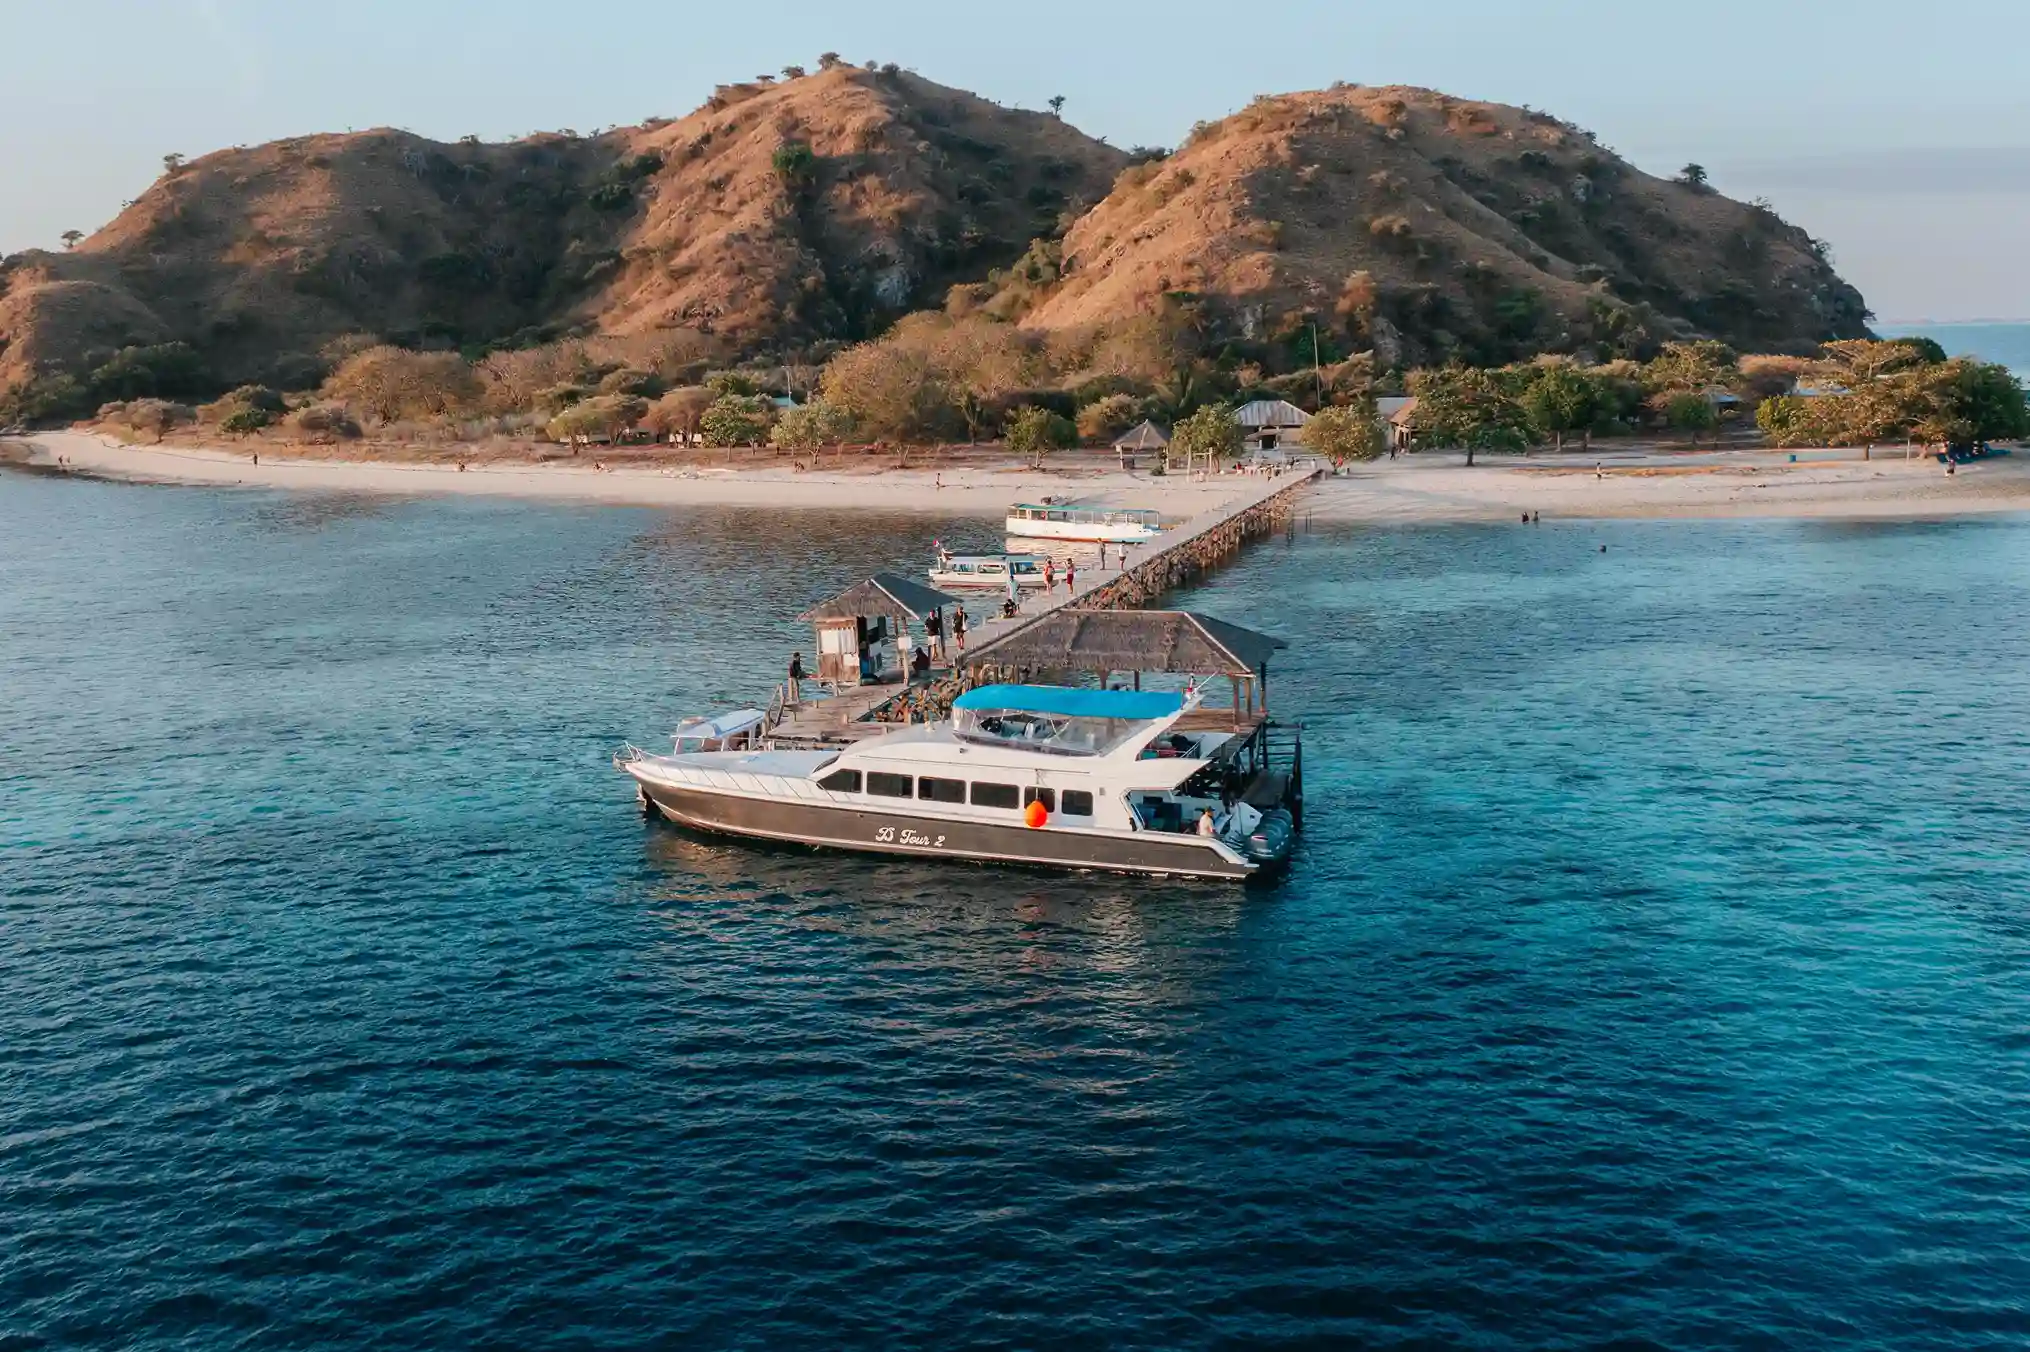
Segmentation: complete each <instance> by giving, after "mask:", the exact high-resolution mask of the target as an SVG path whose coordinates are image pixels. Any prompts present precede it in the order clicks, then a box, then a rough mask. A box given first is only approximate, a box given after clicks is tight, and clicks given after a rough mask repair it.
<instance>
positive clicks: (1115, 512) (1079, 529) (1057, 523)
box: [1007, 502, 1163, 545]
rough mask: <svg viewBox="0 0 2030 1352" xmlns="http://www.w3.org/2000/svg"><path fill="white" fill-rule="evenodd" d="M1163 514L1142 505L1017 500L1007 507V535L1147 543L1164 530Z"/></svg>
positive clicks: (1028, 538)
mask: <svg viewBox="0 0 2030 1352" xmlns="http://www.w3.org/2000/svg"><path fill="white" fill-rule="evenodd" d="M1162 528H1163V527H1162V514H1161V513H1160V512H1151V511H1144V510H1143V509H1141V508H1139V507H1078V506H1074V505H1072V504H1069V503H1062V502H1055V503H1053V502H1044V503H1029V502H1024V503H1018V504H1016V505H1015V506H1013V507H1010V508H1009V509H1008V520H1007V531H1008V534H1010V535H1012V536H1014V537H1015V538H1016V539H1019V540H1083V541H1086V542H1089V543H1095V544H1110V545H1112V544H1120V545H1139V544H1146V543H1147V542H1149V541H1150V540H1153V539H1155V538H1156V536H1157V535H1158V534H1159V533H1160V532H1161V531H1162Z"/></svg>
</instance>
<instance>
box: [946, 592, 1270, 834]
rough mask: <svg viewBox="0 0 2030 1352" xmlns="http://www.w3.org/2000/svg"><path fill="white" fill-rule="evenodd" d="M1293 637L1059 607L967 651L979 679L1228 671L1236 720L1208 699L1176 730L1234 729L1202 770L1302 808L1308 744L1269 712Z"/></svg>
mask: <svg viewBox="0 0 2030 1352" xmlns="http://www.w3.org/2000/svg"><path fill="white" fill-rule="evenodd" d="M1289 646H1290V645H1289V644H1287V643H1285V642H1283V640H1281V639H1279V638H1271V637H1270V636H1269V635H1267V634H1258V633H1256V632H1255V631H1254V630H1252V629H1243V628H1241V627H1240V626H1239V625H1237V624H1228V623H1227V622H1226V621H1225V620H1216V619H1214V618H1212V617H1211V616H1210V615H1198V614H1194V613H1192V612H1191V611H1185V610H1060V611H1057V612H1055V613H1054V614H1050V615H1044V616H1041V617H1039V618H1038V619H1036V620H1034V621H1032V622H1031V623H1029V624H1027V625H1024V626H1023V627H1022V628H1020V629H1017V630H1015V631H1014V632H1013V633H1010V634H1007V635H1004V636H1003V637H1000V638H997V639H995V640H993V641H992V642H990V643H983V644H981V645H980V647H979V648H977V649H975V650H974V651H973V652H971V653H968V654H967V655H966V667H967V670H966V677H967V681H968V683H969V684H972V685H980V684H984V683H988V682H996V681H1012V682H1017V683H1026V682H1030V681H1035V680H1039V679H1040V680H1041V682H1042V683H1043V684H1052V683H1057V682H1061V681H1066V680H1067V678H1069V679H1070V680H1072V681H1075V679H1076V677H1077V676H1078V675H1080V674H1083V675H1091V676H1097V677H1099V679H1100V682H1101V684H1103V685H1104V684H1106V683H1107V682H1108V681H1109V680H1111V679H1112V678H1113V677H1114V676H1115V675H1116V674H1117V673H1131V674H1132V676H1133V680H1134V685H1135V688H1136V689H1138V690H1139V689H1141V687H1142V674H1143V673H1144V672H1162V673H1167V674H1170V675H1186V676H1192V677H1197V678H1209V677H1224V678H1225V679H1226V680H1227V682H1228V684H1229V685H1231V686H1232V688H1233V710H1232V714H1231V721H1229V714H1228V712H1227V710H1225V709H1221V708H1218V707H1216V706H1215V707H1211V708H1208V707H1206V706H1205V705H1204V704H1201V705H1200V706H1199V707H1198V708H1196V709H1193V710H1190V711H1189V712H1187V713H1185V715H1184V716H1183V717H1182V718H1179V719H1178V720H1177V722H1176V723H1175V724H1174V725H1173V726H1172V729H1171V731H1172V732H1173V733H1176V734H1184V735H1189V734H1193V733H1227V732H1231V733H1232V734H1233V735H1232V736H1230V737H1225V738H1223V739H1221V740H1220V741H1219V743H1218V749H1217V750H1216V751H1215V752H1214V753H1213V755H1212V756H1211V758H1210V759H1211V762H1212V763H1211V765H1209V766H1208V768H1207V770H1206V771H1205V772H1204V773H1206V774H1207V775H1208V777H1209V779H1210V780H1216V781H1219V782H1221V783H1223V784H1225V785H1226V786H1227V787H1228V788H1229V789H1230V790H1231V791H1232V792H1233V793H1234V794H1235V796H1236V797H1238V798H1240V799H1241V800H1242V801H1245V802H1247V803H1248V804H1249V805H1251V806H1253V807H1255V808H1258V809H1260V810H1263V811H1266V810H1268V809H1270V808H1274V807H1286V808H1288V809H1289V810H1290V812H1291V814H1292V815H1293V816H1298V817H1300V818H1301V816H1302V814H1303V811H1304V753H1303V749H1302V746H1301V743H1300V737H1299V733H1298V730H1297V729H1296V728H1295V727H1278V726H1277V725H1276V724H1274V723H1273V722H1271V721H1270V718H1269V700H1268V689H1269V658H1270V657H1271V656H1272V655H1273V654H1274V653H1276V652H1277V651H1278V650H1280V649H1283V648H1287V647H1289ZM1154 754H1156V755H1161V754H1163V752H1162V751H1161V750H1155V751H1154Z"/></svg>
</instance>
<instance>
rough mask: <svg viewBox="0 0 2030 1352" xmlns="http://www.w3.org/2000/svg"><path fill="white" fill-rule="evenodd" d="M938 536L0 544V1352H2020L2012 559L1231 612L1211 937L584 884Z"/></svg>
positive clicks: (227, 503) (1510, 541)
mask: <svg viewBox="0 0 2030 1352" xmlns="http://www.w3.org/2000/svg"><path fill="white" fill-rule="evenodd" d="M955 524H956V525H957V529H954V526H955ZM993 524H994V523H991V522H983V523H970V524H968V523H951V522H945V521H934V520H930V519H927V518H921V517H911V516H904V515H898V516H894V517H875V518H871V519H870V518H866V517H860V516H852V517H848V516H827V515H822V514H816V515H810V516H799V517H794V518H791V519H790V520H789V521H788V522H787V524H785V522H784V521H783V520H781V519H771V518H769V517H767V516H765V515H762V514H756V513H733V512H726V513H697V514H688V515H672V514H663V513H654V512H647V511H631V510H616V509H597V510H574V509H566V508H552V507H542V506H527V505H511V504H482V503H415V502H383V501H375V500H363V499H362V500H351V499H343V498H291V497H283V496H274V495H266V494H260V493H253V492H244V493H224V492H213V491H208V490H177V489H155V488H140V487H127V486H117V485H106V484H94V483H87V482H80V481H70V480H58V479H43V478H29V477H20V476H9V477H0V1088H4V1093H0V1347H6V1348H10V1349H12V1348H29V1347H50V1348H58V1347H62V1348H70V1347H105V1348H114V1347H118V1348H132V1347H151V1348H152V1347H164V1348H167V1347H177V1348H189V1347H203V1348H214V1347H216V1348H294V1347H305V1348H308V1347H318V1348H369V1347H372V1348H382V1347H387V1348H394V1347H404V1348H406V1347H418V1346H438V1347H468V1346H498V1347H515V1348H553V1347H554V1348H562V1347H648V1346H671V1347H676V1346H681V1347H743V1348H746V1347H753V1348H780V1347H802V1346H812V1347H837V1346H849V1345H850V1346H882V1347H940V1348H942V1347H953V1346H990V1347H991V1346H1005V1347H1024V1348H1026V1347H1039V1346H1060V1345H1063V1346H1106V1347H1178V1346H1208V1345H1211V1346H1221V1345H1236V1346H1237V1345H1249V1346H1255V1345H1262V1344H1279V1345H1282V1344H1299V1343H1302V1344H1305V1345H1312V1346H1322V1345H1385V1346H1397V1345H1415V1346H1469V1347H1482V1348H1503V1349H1506V1348H1538V1347H1550V1346H1556V1347H1574V1346H1608V1345H1612V1346H1615V1347H1625V1348H1639V1347H1674V1348H1707V1347H1779V1346H1780V1347H1787V1348H1795V1347H1854V1346H1876V1347H1897V1348H1931V1347H1937V1348H1945V1347H2000V1346H2020V1345H2021V1344H2022V1343H2023V1342H2024V1340H2025V1339H2026V1338H2030V914H2026V907H2030V809H2026V807H2025V798H2026V791H2030V522H2025V521H2023V520H2017V519H2006V520H2001V519H1996V520H1981V521H1968V522H1957V523H1946V524H1868V525H1837V524H1824V523H1818V524H1809V523H1789V522H1777V521H1754V522H1725V523H1698V522H1652V523H1612V524H1565V523H1555V524H1545V525H1543V526H1539V527H1533V528H1523V527H1521V526H1515V525H1508V526H1475V527H1447V528H1425V529H1397V530H1373V529H1362V528H1353V527H1347V528H1333V529H1331V530H1318V531H1315V532H1309V533H1299V534H1296V535H1294V536H1293V537H1291V538H1289V539H1288V540H1282V541H1278V542H1275V543H1272V544H1269V545H1265V546H1262V547H1258V548H1257V549H1255V550H1254V551H1253V552H1251V553H1250V554H1249V555H1248V556H1247V557H1246V558H1245V559H1244V560H1243V561H1242V562H1241V563H1239V564H1238V565H1236V566H1235V567H1233V568H1231V569H1229V570H1227V571H1226V572H1223V573H1221V574H1219V575H1218V576H1217V577H1215V578H1213V579H1212V580H1210V581H1209V582H1208V583H1207V584H1206V585H1205V586H1203V587H1201V588H1199V589H1198V590H1196V591H1194V592H1193V593H1191V594H1190V595H1188V596H1185V597H1182V598H1180V600H1181V601H1182V602H1183V603H1185V604H1188V605H1191V606H1194V607H1197V608H1201V609H1204V610H1207V611H1209V612H1211V613H1214V614H1219V615H1224V616H1228V617H1231V618H1233V619H1236V620H1239V621H1242V622H1244V623H1248V624H1252V625H1255V626H1257V627H1259V628H1263V629H1266V630H1269V631H1271V632H1274V633H1278V634H1281V635H1284V636H1285V637H1287V638H1289V639H1290V640H1291V641H1292V649H1291V651H1290V652H1289V653H1287V654H1286V655H1285V658H1286V660H1285V661H1283V662H1282V663H1281V665H1280V666H1279V668H1278V669H1277V670H1276V672H1275V676H1274V680H1273V682H1272V686H1271V696H1272V700H1273V701H1274V703H1275V705H1276V707H1277V708H1278V710H1279V712H1280V713H1282V714H1283V715H1284V716H1287V717H1291V718H1299V719H1302V720H1303V722H1304V723H1305V726H1306V734H1305V736H1306V749H1307V767H1306V768H1307V780H1308V787H1309V790H1310V812H1309V815H1308V818H1307V833H1306V836H1305V839H1304V842H1303V845H1302V848H1301V853H1300V857H1299V859H1298V861H1297V864H1296V867H1295V870H1294V872H1293V874H1292V876H1291V877H1290V879H1289V881H1288V882H1287V883H1286V884H1284V885H1283V886H1281V887H1279V888H1276V889H1274V890H1268V891H1261V892H1247V893H1243V892H1238V891H1230V890H1225V889H1219V888H1193V887H1179V886H1176V885H1170V884H1159V883H1133V882H1122V881H1114V880H1105V879H1086V878H1076V877H1054V876H1049V875H1039V874H1025V873H1013V872H994V871H985V870H973V869H967V868H953V867H942V866H933V865H921V864H915V863H908V862H883V861H879V860H861V859H851V858H836V857H823V856H813V855H807V854H802V853H798V852H794V851H779V850H758V849H749V848H745V847H740V846H733V845H723V844H713V843H707V842H702V841H698V840H694V839H691V838H687V837H684V836H680V835H677V834H675V833H672V832H670V831H668V830H666V829H663V828H658V827H654V826H650V825H646V824H644V823H643V822H642V821H641V820H640V819H639V818H638V817H637V815H636V814H635V812H634V810H633V805H632V799H631V795H630V793H629V791H628V788H627V784H626V781H625V780H624V779H622V778H620V777H619V776H617V775H615V774H614V773H613V772H612V770H611V768H610V766H609V765H608V764H607V760H606V756H607V754H608V753H609V751H610V750H611V748H612V747H613V746H614V745H615V744H616V743H618V742H619V741H620V740H621V739H622V738H625V737H635V738H638V739H647V738H651V737H654V736H657V735H660V734H662V733H663V732H665V731H666V730H667V728H668V727H669V726H670V725H671V723H672V722H673V720H674V718H675V716H676V715H678V714H679V713H682V712H687V711H693V710H697V709H700V708H705V707H711V706H714V705H719V704H724V703H727V702H729V701H732V700H735V699H747V698H752V697H753V696H754V695H756V694H757V693H759V692H760V691H762V690H764V689H766V688H767V687H768V686H769V685H770V684H772V682H773V680H774V679H775V676H776V672H777V669H778V667H779V664H780V662H781V661H782V659H783V657H784V656H785V655H786V653H787V651H788V649H789V648H790V647H793V646H799V645H800V644H802V643H803V642H805V641H806V635H805V634H804V632H803V631H802V630H801V629H800V627H799V626H797V625H796V624H795V623H794V621H793V619H792V617H793V616H794V615H795V614H796V613H797V612H798V611H799V610H800V609H801V608H802V607H803V605H805V604H806V603H807V602H808V600H809V599H810V598H811V597H812V596H814V595H816V594H819V593H820V592H821V591H822V590H823V589H824V588H826V587H827V586H831V585H834V584H843V583H845V582H848V581H851V580H853V579H855V578H857V577H859V576H864V575H865V574H866V573H867V572H869V571H871V570H873V569H874V568H876V567H890V566H895V565H897V564H907V563H912V562H913V561H914V560H916V559H918V558H920V557H921V556H922V553H923V550H924V548H925V546H926V544H927V542H928V540H929V539H930V538H931V537H932V536H933V535H936V534H940V533H942V534H944V535H945V536H946V538H948V539H964V538H966V537H965V532H966V531H968V530H972V531H978V532H979V533H980V538H981V541H982V542H984V541H986V540H991V539H992V538H993V537H992V526H993ZM1603 543H1604V544H1606V545H1608V546H1609V548H1608V551H1607V552H1606V553H1604V554H1603V553H1601V552H1600V549H1599V546H1600V545H1601V544H1603Z"/></svg>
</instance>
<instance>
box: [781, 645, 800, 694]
mask: <svg viewBox="0 0 2030 1352" xmlns="http://www.w3.org/2000/svg"><path fill="white" fill-rule="evenodd" d="M784 694H785V697H786V698H787V700H788V701H789V703H791V704H801V703H802V702H803V697H804V655H803V654H802V653H800V652H796V653H791V654H790V655H789V684H788V685H787V686H785V687H784Z"/></svg>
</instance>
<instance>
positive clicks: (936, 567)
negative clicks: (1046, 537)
mask: <svg viewBox="0 0 2030 1352" xmlns="http://www.w3.org/2000/svg"><path fill="white" fill-rule="evenodd" d="M1010 576H1013V577H1014V579H1015V585H1016V586H1018V587H1041V586H1042V585H1043V560H1042V559H1041V558H1039V557H1038V556H1036V555H1034V554H939V555H938V556H937V562H936V563H935V564H933V565H932V566H931V570H930V580H931V585H932V586H936V587H991V588H992V589H994V590H995V591H1005V590H1007V587H1008V579H1009V577H1010Z"/></svg>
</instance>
